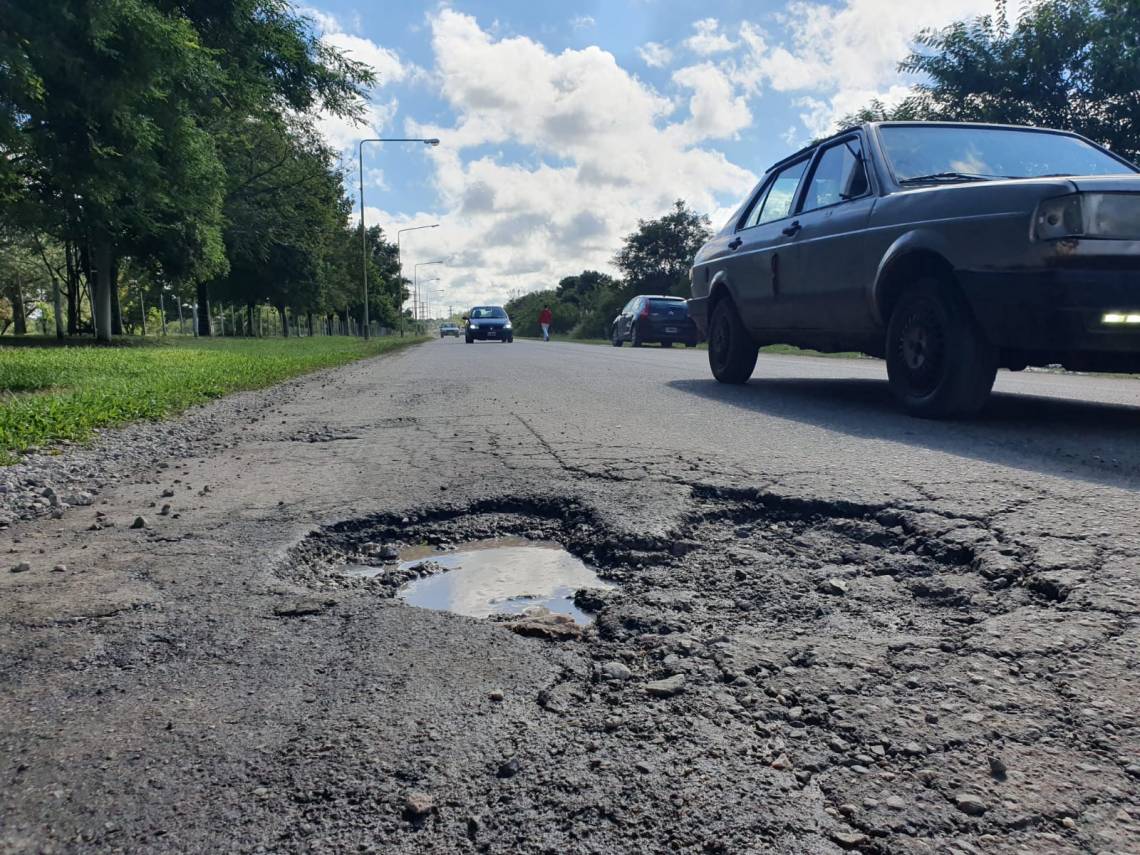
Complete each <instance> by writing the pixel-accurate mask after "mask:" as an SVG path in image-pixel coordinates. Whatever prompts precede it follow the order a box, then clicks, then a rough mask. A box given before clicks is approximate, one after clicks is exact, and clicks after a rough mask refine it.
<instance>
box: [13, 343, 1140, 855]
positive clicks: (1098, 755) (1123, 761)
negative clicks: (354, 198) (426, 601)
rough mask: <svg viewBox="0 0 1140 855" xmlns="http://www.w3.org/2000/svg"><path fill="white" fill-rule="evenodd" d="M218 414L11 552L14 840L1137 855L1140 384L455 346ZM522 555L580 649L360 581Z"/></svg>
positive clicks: (361, 367)
mask: <svg viewBox="0 0 1140 855" xmlns="http://www.w3.org/2000/svg"><path fill="white" fill-rule="evenodd" d="M180 424H181V425H182V426H183V427H182V428H180V429H183V430H185V431H187V432H189V433H194V432H197V435H196V436H195V438H193V441H192V442H191V443H190V446H189V448H188V450H187V451H186V453H185V454H184V455H183V456H181V457H180V458H179V459H177V460H173V461H172V460H162V459H160V457H159V456H156V455H154V454H151V453H149V452H148V453H142V452H140V453H139V455H138V459H134V460H127V461H119V462H117V463H116V464H115V465H116V466H117V467H118V468H119V472H118V473H117V474H118V475H119V476H120V477H119V478H117V479H111V478H106V479H102V481H101V482H99V483H96V484H94V485H93V488H92V489H93V490H94V491H96V492H95V504H94V505H92V506H88V507H73V508H70V509H68V510H66V511H65V512H64V513H63V514H62V515H61V516H60V518H59V519H50V518H44V519H40V520H38V521H30V522H22V523H17V524H14V525H13V526H12V527H10V528H9V529H7V530H6V531H0V547H2V548H3V549H4V551H5V553H6V556H7V560H8V561H9V562H10V564H11V566H12V567H14V568H19V569H20V572H12V573H8V572H5V573H3V574H2V576H0V615H2V618H3V619H2V620H0V687H2V691H3V694H2V697H0V775H2V776H3V779H4V786H3V787H2V788H0V852H3V853H9V852H40V851H62V852H69V851H76V852H86V851H91V852H94V851H100V852H102V851H115V850H119V851H126V852H137V851H202V852H206V851H210V852H213V851H260V852H281V851H284V852H293V851H299V852H308V851H314V852H344V851H374V852H455V851H468V852H476V851H489V852H645V853H650V852H660V851H678V852H791V853H817V852H818V853H832V852H842V851H862V852H964V853H978V852H986V853H989V852H1007V851H1008V852H1026V853H1046V852H1090V851H1101V852H1135V851H1140V807H1138V806H1140V721H1138V710H1140V688H1138V685H1140V684H1138V681H1137V680H1136V673H1137V665H1138V658H1140V656H1138V651H1137V640H1138V638H1140V621H1138V619H1137V616H1138V614H1140V578H1138V576H1140V572H1138V571H1140V509H1138V508H1140V504H1138V502H1137V492H1136V491H1137V488H1138V487H1140V382H1138V381H1134V380H1128V379H1105V378H1099V377H1075V376H1069V375H1053V374H1046V373H1021V374H1008V373H1004V372H1003V373H1002V374H1001V375H1000V376H999V380H998V384H997V391H996V394H995V397H994V399H993V401H992V403H991V404H990V406H989V407H988V408H987V409H986V411H985V412H984V413H983V415H982V416H981V417H980V418H979V419H977V420H974V421H969V422H949V423H937V422H924V421H916V420H913V419H910V418H908V417H906V416H903V415H902V414H900V413H899V412H898V411H897V410H896V409H895V407H894V406H893V404H892V402H891V401H890V398H889V396H888V392H887V388H886V383H885V377H884V371H883V368H882V365H881V363H879V362H875V361H871V360H839V359H812V358H799V357H784V356H767V355H762V356H761V359H760V361H759V364H758V366H757V369H756V372H755V374H754V376H753V379H752V381H751V382H750V383H749V384H748V385H746V386H743V387H725V386H721V385H718V384H716V383H715V382H714V381H713V380H712V379H711V377H710V375H709V372H708V369H707V364H706V362H705V354H704V353H703V352H695V351H686V350H679V349H674V350H668V351H667V350H658V349H656V348H652V347H647V348H644V349H640V350H632V349H630V348H628V347H626V348H621V349H620V350H619V349H613V348H606V347H597V346H586V345H573V344H567V343H562V342H551V343H549V344H543V343H539V342H523V341H519V342H516V343H514V344H511V345H502V344H490V343H488V344H482V343H480V344H476V345H473V346H468V345H466V344H464V343H463V342H462V341H461V340H453V339H447V340H440V341H433V342H431V343H429V344H426V345H424V346H421V347H418V348H415V349H413V350H411V351H408V352H405V353H401V354H399V355H395V356H391V357H386V358H380V359H376V360H371V361H368V362H364V363H359V364H356V365H353V366H349V367H347V368H343V369H338V370H335V371H330V372H324V373H322V374H318V375H313V376H312V377H309V378H304V379H301V380H298V381H294V382H291V383H288V384H285V385H284V386H282V387H279V388H277V389H275V390H271V391H268V392H264V393H251V394H247V395H243V396H238V397H237V398H235V399H233V400H230V401H227V402H219V403H217V404H213V405H210V407H207V408H204V409H203V410H201V411H198V412H196V413H194V414H190V415H189V416H187V417H185V418H184V419H183V420H181V422H180ZM168 429H169V427H168V426H166V427H164V426H147V427H142V428H133V429H129V431H133V433H130V432H128V434H126V435H127V436H129V437H138V438H140V443H141V440H143V439H146V438H151V439H153V437H154V436H161V435H162V434H161V431H163V430H168ZM156 432H158V433H156ZM119 438H120V439H121V438H122V437H121V436H120V437H119ZM112 439H113V437H108V439H107V440H106V442H107V443H111V442H112ZM140 447H143V444H140ZM146 447H150V446H146ZM79 453H80V452H68V453H67V454H65V455H64V457H63V458H62V460H63V462H64V463H65V464H66V462H67V461H68V460H69V459H70V458H69V457H68V456H67V455H71V454H79ZM83 453H85V454H87V455H88V458H85V459H90V455H91V454H94V455H98V454H99V453H100V446H99V445H98V444H97V445H96V447H95V449H94V450H93V451H91V452H83ZM166 494H170V495H166ZM164 504H169V505H170V506H171V507H170V508H169V509H168V511H167V513H166V514H162V513H160V510H161V508H162V505H164ZM139 515H142V516H144V517H145V526H143V527H140V528H132V527H131V523H132V521H133V520H134V519H135V518H136V517H137V516H139ZM500 535H514V536H522V537H527V538H532V539H541V540H555V541H558V542H560V543H562V544H564V545H566V546H567V548H569V549H570V550H571V551H572V552H574V553H575V554H577V555H579V556H580V557H582V558H584V559H585V560H586V561H587V562H589V563H591V564H592V565H593V566H594V567H595V568H597V569H598V571H599V573H600V574H601V575H602V577H603V578H605V579H606V580H607V581H609V582H611V583H613V584H614V585H615V586H616V587H615V588H613V589H611V590H608V591H598V592H592V593H589V594H583V595H582V596H581V598H580V599H581V602H582V603H584V604H586V605H588V606H589V607H590V608H591V609H593V610H594V611H596V613H597V621H596V623H594V624H593V625H592V626H591V627H590V628H589V629H588V630H587V631H586V632H585V633H584V635H582V637H580V638H576V639H574V638H572V639H569V640H549V639H545V638H539V637H527V636H523V635H520V634H516V633H514V632H511V631H509V629H510V626H511V625H510V624H509V623H503V622H497V621H493V620H476V619H471V618H464V617H459V616H455V615H450V614H446V613H442V612H434V611H426V610H420V609H415V608H411V607H408V606H405V605H403V604H401V603H399V602H397V601H396V600H394V599H393V598H392V594H393V592H394V590H395V589H396V587H397V586H398V583H399V582H400V581H401V579H400V578H399V577H398V574H396V573H395V571H392V572H388V571H386V572H385V573H384V574H381V575H380V576H378V577H377V578H375V579H372V580H362V579H352V578H349V577H347V576H345V575H344V574H343V572H342V571H341V566H342V565H343V563H345V562H354V563H360V562H364V563H368V561H369V559H370V558H371V557H373V556H375V555H377V554H378V553H379V552H381V551H382V547H385V546H398V547H403V546H411V545H421V544H429V545H431V544H435V545H439V546H440V548H441V549H448V548H450V547H452V546H454V545H456V544H460V543H462V542H464V541H466V540H472V539H479V538H485V537H492V536H500ZM24 562H26V564H27V565H28V566H27V567H21V566H20V565H21V564H22V563H24ZM57 565H62V566H63V568H62V569H60V570H58V571H56V570H53V568H54V567H56V566H57ZM460 572H461V571H460ZM516 628H517V627H516Z"/></svg>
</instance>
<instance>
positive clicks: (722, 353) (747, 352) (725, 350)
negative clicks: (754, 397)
mask: <svg viewBox="0 0 1140 855" xmlns="http://www.w3.org/2000/svg"><path fill="white" fill-rule="evenodd" d="M759 354H760V348H759V347H757V346H756V342H754V341H753V340H752V336H750V335H749V334H748V330H746V329H745V328H744V324H743V323H742V322H741V320H740V315H739V314H737V312H736V306H735V305H733V302H732V300H730V299H728V298H724V299H721V300H718V301H717V303H716V306H715V307H714V308H713V313H712V318H710V319H709V368H711V369H712V373H713V377H715V378H716V379H717V380H719V381H720V382H721V383H734V384H742V383H747V382H748V378H749V377H751V376H752V370H753V369H754V368H755V367H756V357H757V356H758V355H759Z"/></svg>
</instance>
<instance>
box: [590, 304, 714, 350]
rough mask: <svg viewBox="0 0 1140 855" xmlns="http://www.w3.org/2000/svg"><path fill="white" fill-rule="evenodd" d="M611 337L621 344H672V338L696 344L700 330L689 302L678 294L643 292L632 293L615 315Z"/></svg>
mask: <svg viewBox="0 0 1140 855" xmlns="http://www.w3.org/2000/svg"><path fill="white" fill-rule="evenodd" d="M610 341H612V342H613V346H614V347H621V346H622V344H623V343H624V342H626V341H628V342H630V343H632V344H633V346H634V347H641V345H642V344H644V343H646V342H657V343H659V344H660V345H661V346H662V347H672V346H673V343H674V342H677V343H680V344H684V345H685V346H686V347H696V346H697V342H698V341H700V331H699V330H698V329H697V325H696V323H695V322H694V321H693V319H692V318H690V317H689V304H688V303H687V302H686V301H685V300H684V299H683V298H681V297H666V296H659V295H654V294H642V295H640V296H638V297H634V298H633V299H632V300H630V301H629V302H628V303H626V304H625V306H623V307H622V310H621V311H620V312H619V313H618V316H617V317H616V318H614V322H613V326H612V327H611V329H610Z"/></svg>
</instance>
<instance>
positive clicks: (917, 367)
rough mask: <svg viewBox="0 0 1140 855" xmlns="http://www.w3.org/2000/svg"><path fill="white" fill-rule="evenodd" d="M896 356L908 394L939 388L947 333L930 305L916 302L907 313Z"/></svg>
mask: <svg viewBox="0 0 1140 855" xmlns="http://www.w3.org/2000/svg"><path fill="white" fill-rule="evenodd" d="M895 356H896V358H897V361H898V364H899V366H900V367H901V368H902V369H903V373H904V375H905V377H906V385H907V390H908V391H909V392H910V393H911V394H913V395H919V396H922V395H929V394H930V393H931V392H933V391H934V390H935V389H937V388H938V385H939V383H941V381H942V375H943V373H944V371H945V368H946V333H945V329H944V328H943V325H942V320H941V318H940V317H939V316H938V314H937V312H936V311H935V310H934V307H933V306H930V305H928V304H924V303H923V304H919V305H916V306H915V307H914V308H913V309H912V310H911V311H910V312H909V313H908V314H907V316H906V320H905V321H904V322H903V324H902V326H901V327H900V329H899V335H898V340H897V341H896V342H895Z"/></svg>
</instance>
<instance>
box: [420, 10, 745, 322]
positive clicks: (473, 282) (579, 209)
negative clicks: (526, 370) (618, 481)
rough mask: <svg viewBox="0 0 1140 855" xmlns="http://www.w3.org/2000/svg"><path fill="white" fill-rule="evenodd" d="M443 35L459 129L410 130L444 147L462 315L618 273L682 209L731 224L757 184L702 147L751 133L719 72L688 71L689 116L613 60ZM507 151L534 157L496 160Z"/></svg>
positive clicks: (450, 20)
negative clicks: (626, 251)
mask: <svg viewBox="0 0 1140 855" xmlns="http://www.w3.org/2000/svg"><path fill="white" fill-rule="evenodd" d="M431 26H432V36H433V41H432V44H433V49H434V53H435V68H434V72H435V78H436V79H437V80H438V84H439V87H440V94H441V95H442V97H443V98H445V99H446V101H447V102H448V103H449V105H450V107H451V109H452V111H453V113H454V115H455V119H454V122H453V123H452V124H451V126H450V127H448V126H435V125H426V124H423V125H421V124H417V123H410V124H409V126H408V131H409V135H417V136H419V135H425V136H439V137H440V138H441V139H442V140H443V144H442V145H441V146H440V147H439V148H438V149H434V150H432V151H430V152H429V153H428V155H427V156H428V157H430V158H432V160H433V162H434V168H435V179H434V180H435V185H436V189H437V191H438V193H439V195H440V199H441V205H442V209H443V211H444V213H442V214H441V220H440V221H441V222H442V223H443V228H441V229H440V230H439V233H440V235H441V236H443V237H445V239H446V246H447V247H448V249H447V251H448V253H449V254H450V262H449V265H448V266H447V268H446V269H445V271H444V272H443V274H442V275H443V276H444V284H445V285H446V286H447V287H448V288H449V295H450V298H451V299H454V300H455V301H456V302H457V303H467V302H474V301H476V300H490V299H503V298H504V297H505V296H506V294H507V292H508V291H511V290H532V289H534V288H539V287H544V288H545V287H553V286H554V285H555V284H556V283H557V282H558V280H559V279H560V278H561V277H563V276H566V275H570V274H573V273H577V272H579V271H580V270H582V269H583V268H595V269H602V270H606V269H609V267H610V259H611V258H612V256H613V253H614V252H615V251H616V250H617V249H618V247H619V245H620V242H621V238H622V237H623V236H624V235H625V234H627V233H629V232H630V231H632V230H633V229H634V228H636V226H637V221H638V219H639V218H644V217H653V216H659V215H660V214H663V213H665V212H666V211H667V210H668V208H669V207H670V205H671V204H672V202H673V201H674V200H675V199H676V198H678V197H680V198H684V199H685V200H686V201H687V202H689V204H690V205H691V206H692V207H693V208H695V209H696V210H698V211H710V212H712V211H715V212H717V213H718V216H719V215H720V213H722V211H723V210H724V209H725V208H727V207H728V206H729V205H730V204H732V203H736V202H738V201H739V199H740V198H741V197H742V196H743V195H744V194H745V193H746V192H747V191H748V189H749V188H750V187H751V185H752V183H753V182H754V180H755V179H754V176H753V175H752V174H751V173H750V172H749V171H748V170H745V169H742V168H740V167H738V166H736V165H734V164H732V163H730V162H729V161H728V160H727V159H726V158H725V157H724V155H723V154H721V153H720V152H718V151H714V150H711V149H707V148H702V147H700V146H699V142H700V141H701V140H706V139H711V138H717V137H723V136H730V135H732V134H734V133H735V132H736V131H737V130H739V129H740V128H741V127H743V126H745V125H747V124H748V122H749V121H750V116H749V113H748V108H747V105H746V104H745V103H744V101H743V99H742V98H740V97H739V96H736V95H734V93H733V84H732V82H731V81H730V80H729V79H728V78H727V77H726V75H725V74H724V73H723V72H722V71H720V70H718V69H717V68H715V67H714V66H712V65H708V64H702V65H696V66H691V67H690V68H686V69H681V70H680V71H678V72H677V76H676V85H677V86H679V87H681V88H683V89H685V90H688V92H689V95H690V97H689V99H688V109H687V110H684V109H682V110H678V105H677V104H674V103H673V102H672V101H671V100H670V99H669V98H667V97H665V96H663V95H662V94H660V93H658V92H657V91H655V90H654V89H653V88H652V87H650V86H648V85H647V84H646V83H644V82H643V81H641V80H639V79H638V78H637V77H635V76H634V75H632V74H631V73H630V72H628V71H626V70H625V69H623V68H621V67H620V66H619V65H618V64H617V62H616V60H615V59H614V57H613V55H612V54H610V53H608V52H606V51H604V50H601V49H600V48H597V47H587V48H583V49H581V50H564V51H562V52H561V53H557V54H556V53H552V52H550V51H548V50H547V49H546V48H545V47H544V46H543V45H541V44H539V43H537V42H535V41H533V40H531V39H529V38H525V37H519V36H512V37H505V38H501V39H497V38H495V37H494V36H493V35H492V34H491V33H490V32H489V31H488V30H487V29H484V28H483V27H481V26H480V25H479V23H478V22H477V21H476V20H475V19H474V18H473V17H470V16H468V15H465V14H461V13H458V12H455V11H453V10H450V9H443V10H441V11H439V12H438V13H436V14H435V15H433V16H432V17H431ZM524 80H525V81H526V83H527V85H526V86H520V85H519V81H524ZM682 106H683V105H682ZM495 146H510V147H512V148H513V147H516V146H521V147H523V148H524V149H525V150H526V152H527V154H526V155H524V156H522V157H517V156H514V153H513V152H512V154H511V156H510V157H509V158H505V157H499V156H495V155H493V154H490V153H488V152H487V151H486V149H487V148H488V147H492V148H493V147H495ZM475 148H478V149H479V151H478V153H477V154H476V155H475V156H473V157H469V156H468V154H469V152H471V150H472V149H475ZM448 283H450V284H448Z"/></svg>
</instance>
